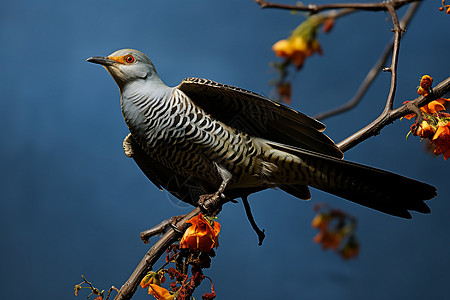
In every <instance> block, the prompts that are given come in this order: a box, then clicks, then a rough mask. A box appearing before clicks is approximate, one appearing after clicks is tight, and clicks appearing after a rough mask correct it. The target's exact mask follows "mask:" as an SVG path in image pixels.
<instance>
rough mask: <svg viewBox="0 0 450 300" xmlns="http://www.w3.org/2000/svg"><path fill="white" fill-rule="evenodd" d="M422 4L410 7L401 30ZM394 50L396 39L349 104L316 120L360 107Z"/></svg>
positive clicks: (402, 21) (384, 51)
mask: <svg viewBox="0 0 450 300" xmlns="http://www.w3.org/2000/svg"><path fill="white" fill-rule="evenodd" d="M420 3H421V2H414V3H412V4H411V5H410V6H409V8H408V10H407V11H406V13H405V15H404V16H403V18H402V20H401V21H400V26H401V28H406V27H407V26H408V24H409V22H410V21H411V19H412V17H413V16H414V14H415V12H416V11H417V9H418V7H419V5H420ZM393 48H394V39H391V41H390V42H389V43H388V44H387V45H386V47H385V48H384V50H383V52H382V54H381V56H380V58H379V59H378V60H377V62H376V63H375V65H374V66H373V67H372V68H371V69H370V71H369V72H368V73H367V75H366V77H365V78H364V80H363V81H362V83H361V85H360V86H359V88H358V90H357V91H356V93H355V95H354V96H353V97H352V98H351V99H350V100H349V101H348V102H346V103H344V104H343V105H341V106H339V107H337V108H334V109H331V110H329V111H325V112H322V113H319V114H317V115H315V116H314V118H315V119H317V120H324V119H326V118H329V117H332V116H335V115H338V114H341V113H343V112H346V111H348V110H350V109H352V108H354V107H355V106H356V105H358V104H359V102H360V101H361V100H362V98H363V97H364V95H365V94H366V92H367V90H368V89H369V87H370V86H371V85H372V83H373V82H374V80H375V78H376V77H377V76H378V74H380V71H381V69H382V67H383V66H384V65H385V63H386V61H387V59H388V58H389V56H390V55H391V52H392V49H393Z"/></svg>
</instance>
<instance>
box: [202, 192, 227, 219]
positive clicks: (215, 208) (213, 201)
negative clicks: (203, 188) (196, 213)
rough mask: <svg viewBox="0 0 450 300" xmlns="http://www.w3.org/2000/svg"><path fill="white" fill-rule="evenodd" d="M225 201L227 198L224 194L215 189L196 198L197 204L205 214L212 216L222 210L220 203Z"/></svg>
mask: <svg viewBox="0 0 450 300" xmlns="http://www.w3.org/2000/svg"><path fill="white" fill-rule="evenodd" d="M224 200H225V201H224ZM227 201H228V199H227V198H226V197H225V195H224V194H222V192H220V191H217V192H215V193H214V194H207V195H201V196H200V199H199V200H198V206H199V207H200V209H201V210H202V212H203V213H204V214H205V215H210V216H213V215H217V214H218V213H219V212H220V211H221V210H222V205H223V204H224V203H225V202H227Z"/></svg>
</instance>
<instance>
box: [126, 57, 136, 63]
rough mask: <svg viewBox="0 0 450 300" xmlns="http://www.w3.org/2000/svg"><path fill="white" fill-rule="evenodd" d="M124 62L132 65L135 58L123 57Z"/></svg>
mask: <svg viewBox="0 0 450 300" xmlns="http://www.w3.org/2000/svg"><path fill="white" fill-rule="evenodd" d="M125 61H126V62H127V63H129V64H132V63H134V61H135V58H134V56H133V55H127V56H125Z"/></svg>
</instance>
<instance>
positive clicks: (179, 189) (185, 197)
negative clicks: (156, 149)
mask: <svg viewBox="0 0 450 300" xmlns="http://www.w3.org/2000/svg"><path fill="white" fill-rule="evenodd" d="M125 144H126V147H127V152H126V154H127V156H130V157H131V158H133V160H134V161H135V162H136V164H137V165H138V166H139V168H140V169H141V170H142V172H143V173H144V174H145V175H146V176H147V178H148V179H150V181H151V182H153V184H154V185H156V186H157V187H158V188H159V189H160V190H162V189H163V188H164V189H166V190H167V191H168V192H169V193H171V194H172V195H173V196H175V197H176V198H178V199H180V200H181V201H183V202H186V203H189V204H192V205H195V204H196V203H197V201H198V198H199V196H200V195H203V194H205V190H204V186H203V185H202V184H201V183H199V182H198V181H197V180H193V179H192V178H187V177H185V176H182V175H179V174H176V173H174V172H173V171H171V170H170V169H168V168H167V167H165V166H164V165H162V164H160V163H159V162H157V161H156V160H154V159H153V158H151V157H150V156H149V155H148V154H147V153H146V152H145V151H144V150H143V149H142V148H141V147H140V146H139V144H138V143H137V142H136V140H135V139H134V138H133V136H132V135H131V134H129V135H128V136H127V137H126V138H125V141H124V148H125Z"/></svg>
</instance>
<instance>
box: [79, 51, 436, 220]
mask: <svg viewBox="0 0 450 300" xmlns="http://www.w3.org/2000/svg"><path fill="white" fill-rule="evenodd" d="M87 62H90V63H95V64H99V65H102V66H104V67H105V68H106V70H107V71H108V72H109V73H110V75H111V76H112V77H113V79H114V80H115V82H116V83H117V85H118V87H119V91H120V104H121V109H122V113H123V117H124V120H125V123H126V125H127V126H128V129H129V131H130V133H129V134H128V135H127V136H126V138H125V140H124V142H123V148H124V152H125V154H126V155H127V156H128V157H131V158H133V159H134V161H135V162H136V164H137V165H138V166H139V168H140V169H141V170H142V171H143V173H144V174H145V175H146V176H147V177H148V179H149V180H150V181H152V182H153V183H154V184H155V185H156V186H157V187H158V188H159V189H161V190H163V189H166V190H167V191H168V192H170V193H171V194H172V195H174V196H175V197H177V198H178V199H180V200H181V201H183V202H186V203H189V204H192V205H197V204H198V197H199V196H200V195H205V194H214V195H220V196H222V197H227V198H229V199H238V198H242V199H247V196H249V195H250V194H253V193H256V192H259V191H262V190H265V189H269V188H274V189H280V190H282V191H284V192H287V193H289V194H291V195H293V196H295V197H297V198H299V199H304V200H309V199H310V198H311V194H310V190H309V187H313V188H316V189H319V190H322V191H325V192H327V193H330V194H333V195H336V196H338V197H341V198H344V199H346V200H349V201H352V202H354V203H357V204H360V205H363V206H366V207H369V208H372V209H374V210H377V211H380V212H383V213H386V214H389V215H393V216H397V217H401V218H407V219H410V218H411V217H412V216H411V213H410V212H409V211H417V212H420V213H429V212H430V208H429V207H428V205H427V204H426V203H425V201H426V200H430V199H432V198H433V197H435V196H436V194H437V193H436V188H435V187H433V186H431V185H429V184H426V183H423V182H420V181H416V180H414V179H410V178H407V177H404V176H401V175H398V174H395V173H392V172H389V171H385V170H381V169H377V168H374V167H370V166H366V165H362V164H358V163H355V162H350V161H347V160H344V159H343V153H342V151H341V150H340V149H339V147H338V146H337V145H336V144H335V143H334V142H333V141H332V139H330V138H329V137H328V136H327V135H325V134H324V133H323V131H324V130H325V125H324V124H323V123H321V122H320V121H318V120H315V119H313V118H311V117H309V116H307V115H305V114H303V113H301V112H299V111H297V110H294V109H292V108H289V107H288V106H285V105H283V104H280V103H277V102H275V101H272V100H270V99H268V98H266V97H264V96H261V95H259V94H257V93H254V92H251V91H248V90H245V89H242V88H238V87H234V86H230V85H226V84H221V83H218V82H215V81H212V80H208V79H204V78H194V77H188V78H185V79H184V80H182V82H181V83H180V84H179V85H177V86H175V87H169V86H167V85H166V84H165V83H163V81H162V80H161V79H160V77H159V76H158V73H157V71H156V68H155V66H154V65H153V63H152V61H151V60H150V59H149V58H148V57H147V56H146V55H145V54H143V53H142V52H140V51H138V50H134V49H121V50H118V51H115V52H114V53H112V54H110V55H108V56H93V57H90V58H88V59H87Z"/></svg>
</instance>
